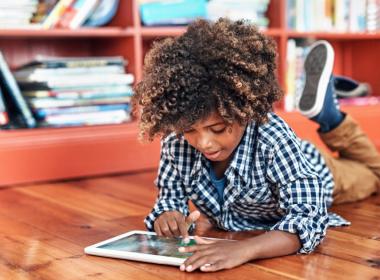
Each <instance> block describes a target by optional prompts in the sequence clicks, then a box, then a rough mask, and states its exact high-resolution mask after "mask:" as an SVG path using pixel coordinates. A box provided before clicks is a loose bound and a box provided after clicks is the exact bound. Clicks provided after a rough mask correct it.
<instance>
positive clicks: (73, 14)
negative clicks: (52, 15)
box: [59, 0, 99, 29]
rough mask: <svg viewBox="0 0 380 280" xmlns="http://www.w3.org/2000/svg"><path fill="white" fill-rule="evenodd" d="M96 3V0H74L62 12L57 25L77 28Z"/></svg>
mask: <svg viewBox="0 0 380 280" xmlns="http://www.w3.org/2000/svg"><path fill="white" fill-rule="evenodd" d="M98 3H99V1H98V0H76V1H75V2H74V3H72V4H71V6H70V7H69V8H68V9H67V10H66V12H65V13H64V14H63V16H62V19H61V20H60V22H59V25H60V26H61V27H64V28H71V29H76V28H79V27H80V26H82V25H83V23H84V22H85V21H86V20H87V19H88V18H89V17H90V16H91V14H92V12H93V11H94V10H95V8H96V6H97V5H98Z"/></svg>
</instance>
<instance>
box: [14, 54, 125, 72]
mask: <svg viewBox="0 0 380 280" xmlns="http://www.w3.org/2000/svg"><path fill="white" fill-rule="evenodd" d="M126 64H127V62H126V61H125V60H124V58H123V57H122V56H99V57H96V56H90V57H87V56H86V57H46V56H37V57H36V58H35V59H34V60H33V61H31V62H29V63H27V64H24V65H23V66H21V67H19V68H18V69H17V70H20V69H27V68H29V67H32V68H65V67H66V68H75V67H96V66H107V65H120V66H125V65H126Z"/></svg>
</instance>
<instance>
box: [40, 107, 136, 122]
mask: <svg viewBox="0 0 380 280" xmlns="http://www.w3.org/2000/svg"><path fill="white" fill-rule="evenodd" d="M115 110H125V111H127V112H129V111H130V105H129V104H111V105H95V106H82V107H67V108H46V109H38V110H36V111H35V112H34V113H35V115H36V116H37V117H38V118H40V119H43V118H45V117H47V116H52V115H65V114H78V113H93V112H104V111H115Z"/></svg>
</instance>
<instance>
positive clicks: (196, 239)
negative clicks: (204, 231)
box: [194, 236, 216, 244]
mask: <svg viewBox="0 0 380 280" xmlns="http://www.w3.org/2000/svg"><path fill="white" fill-rule="evenodd" d="M194 239H195V242H197V244H213V243H215V242H216V241H214V240H209V239H205V238H202V237H199V236H194Z"/></svg>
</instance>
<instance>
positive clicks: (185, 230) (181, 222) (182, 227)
mask: <svg viewBox="0 0 380 280" xmlns="http://www.w3.org/2000/svg"><path fill="white" fill-rule="evenodd" d="M176 219H177V224H178V228H179V232H180V234H181V236H182V238H183V239H186V238H188V237H189V227H188V226H187V224H186V222H185V219H184V217H183V216H182V217H177V218H176Z"/></svg>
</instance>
